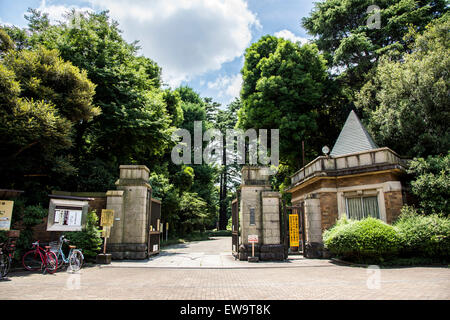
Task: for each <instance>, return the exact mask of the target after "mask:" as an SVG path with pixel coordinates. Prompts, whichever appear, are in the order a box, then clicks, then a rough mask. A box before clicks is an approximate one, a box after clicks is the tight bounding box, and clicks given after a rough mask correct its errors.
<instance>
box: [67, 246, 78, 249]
mask: <svg viewBox="0 0 450 320" xmlns="http://www.w3.org/2000/svg"><path fill="white" fill-rule="evenodd" d="M76 247H77V246H69V248H70V249H75V248H76Z"/></svg>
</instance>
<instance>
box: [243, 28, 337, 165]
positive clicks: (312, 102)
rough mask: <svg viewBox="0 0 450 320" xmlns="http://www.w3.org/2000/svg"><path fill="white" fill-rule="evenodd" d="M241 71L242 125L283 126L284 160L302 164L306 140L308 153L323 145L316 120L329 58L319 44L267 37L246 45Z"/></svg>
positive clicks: (281, 149)
mask: <svg viewBox="0 0 450 320" xmlns="http://www.w3.org/2000/svg"><path fill="white" fill-rule="evenodd" d="M241 72H242V75H243V85H242V91H241V99H242V108H241V109H240V110H239V112H238V116H239V121H238V126H239V127H241V128H243V129H249V128H254V129H279V130H280V162H283V163H287V164H289V165H290V166H291V167H292V168H296V167H297V168H298V167H300V164H301V158H302V157H301V145H302V141H307V143H306V145H307V152H308V156H313V155H315V154H316V152H317V150H318V149H319V147H320V146H319V145H318V143H317V141H318V137H317V131H318V126H317V119H318V118H319V114H320V113H321V112H322V110H323V101H322V99H321V98H322V95H323V94H324V92H325V86H326V83H327V81H328V78H327V73H326V61H325V59H324V58H323V56H322V55H321V54H320V53H319V51H318V49H317V47H316V45H313V44H305V45H303V46H299V45H298V44H294V43H292V42H290V41H288V40H284V39H280V38H276V37H273V36H264V37H262V38H261V39H260V40H259V41H258V42H256V43H254V44H252V45H251V46H250V47H249V48H248V49H247V50H246V53H245V64H244V67H243V69H242V71H241Z"/></svg>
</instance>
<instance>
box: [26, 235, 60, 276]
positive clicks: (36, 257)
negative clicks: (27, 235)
mask: <svg viewBox="0 0 450 320" xmlns="http://www.w3.org/2000/svg"><path fill="white" fill-rule="evenodd" d="M32 245H33V250H30V251H28V252H27V253H25V254H24V255H23V258H22V264H23V266H24V268H25V269H27V270H28V271H37V270H42V269H44V268H45V270H47V272H48V273H55V272H56V269H58V258H57V257H56V255H55V253H54V252H53V251H50V246H44V248H42V247H41V246H39V241H36V242H34V243H33V244H32Z"/></svg>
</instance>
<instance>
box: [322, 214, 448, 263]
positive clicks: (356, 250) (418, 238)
mask: <svg viewBox="0 0 450 320" xmlns="http://www.w3.org/2000/svg"><path fill="white" fill-rule="evenodd" d="M323 239H324V244H325V247H326V248H327V249H328V250H329V251H330V252H331V253H332V254H334V255H336V256H338V257H340V258H342V259H345V260H349V261H354V262H362V263H378V262H384V261H386V260H393V259H399V258H428V259H429V260H428V261H436V262H438V261H440V262H445V261H449V260H450V219H449V218H446V217H443V216H438V215H435V214H433V215H421V214H418V213H417V212H416V211H415V210H414V209H412V208H410V207H404V208H403V210H402V215H401V216H400V217H399V219H398V220H397V221H396V223H395V224H394V225H392V226H391V225H388V224H386V223H384V222H382V221H381V220H379V219H375V218H366V219H364V220H361V221H355V220H347V219H340V220H339V221H338V222H337V223H336V225H334V226H333V227H332V228H331V229H329V230H327V231H325V232H324V234H323Z"/></svg>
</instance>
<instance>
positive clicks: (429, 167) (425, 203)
mask: <svg viewBox="0 0 450 320" xmlns="http://www.w3.org/2000/svg"><path fill="white" fill-rule="evenodd" d="M408 173H410V174H413V175H414V180H413V181H411V191H412V192H413V194H414V195H415V196H416V197H417V198H418V199H419V204H420V207H421V211H422V212H423V213H425V214H433V213H437V214H439V213H443V214H444V215H446V216H447V217H448V216H449V215H450V200H449V199H450V152H449V153H448V154H447V155H445V156H443V155H440V156H435V157H431V156H430V157H428V158H427V159H423V158H417V159H414V160H413V161H411V162H410V163H409V169H408Z"/></svg>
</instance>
